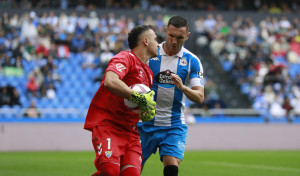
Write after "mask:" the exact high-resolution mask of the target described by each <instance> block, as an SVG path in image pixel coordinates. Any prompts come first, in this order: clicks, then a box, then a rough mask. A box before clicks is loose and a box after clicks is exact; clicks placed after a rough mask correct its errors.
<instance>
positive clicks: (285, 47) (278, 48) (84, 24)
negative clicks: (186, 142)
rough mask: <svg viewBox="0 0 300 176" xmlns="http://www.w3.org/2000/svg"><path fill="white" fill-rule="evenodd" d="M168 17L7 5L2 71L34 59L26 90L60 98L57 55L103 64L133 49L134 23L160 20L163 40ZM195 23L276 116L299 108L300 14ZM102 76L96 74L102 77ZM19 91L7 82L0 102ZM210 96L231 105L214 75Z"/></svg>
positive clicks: (260, 106) (0, 29)
mask: <svg viewBox="0 0 300 176" xmlns="http://www.w3.org/2000/svg"><path fill="white" fill-rule="evenodd" d="M20 2H23V1H20ZM27 2H28V1H27ZM168 17H169V16H167V15H161V14H159V13H158V14H157V15H156V16H155V17H152V16H150V15H148V16H147V15H144V14H143V13H139V14H138V15H137V16H136V18H132V17H126V16H119V17H116V16H115V14H114V13H112V12H111V13H109V14H103V15H101V16H98V14H97V13H96V12H95V11H88V12H87V13H78V14H77V12H76V11H73V12H72V13H71V14H65V13H64V12H61V13H60V14H55V13H54V12H53V11H47V12H43V14H41V15H40V16H39V15H37V14H36V13H35V12H34V11H31V12H29V13H27V12H26V13H24V14H21V15H18V14H14V15H12V16H9V15H8V14H7V13H5V12H4V13H3V14H2V17H1V21H0V73H3V74H6V73H10V74H14V75H18V74H22V70H23V63H24V62H34V67H33V68H32V69H30V70H27V71H26V70H25V74H26V77H27V79H26V81H27V83H26V96H28V97H29V98H31V97H32V99H34V98H40V97H47V98H49V99H53V98H55V97H56V87H55V83H57V82H60V81H61V79H60V76H61V75H59V74H58V73H57V67H59V65H58V64H57V62H56V61H57V60H66V59H69V57H70V53H79V54H81V55H82V56H83V59H84V60H83V62H82V63H81V67H82V68H83V69H86V68H91V69H98V68H101V69H102V70H104V69H105V68H106V66H107V63H108V62H109V60H110V58H111V57H112V56H113V55H114V54H115V53H118V52H119V51H121V50H127V49H128V44H127V33H128V31H130V30H131V29H132V28H133V27H134V26H135V25H140V24H151V25H153V26H155V28H156V29H155V30H156V32H157V35H158V38H159V42H161V41H162V40H163V39H164V37H165V36H164V30H163V29H164V25H165V24H166V23H165V22H166V21H167V20H168ZM191 26H193V25H192V24H191ZM193 27H194V31H195V33H196V36H197V37H198V38H197V40H196V42H197V45H198V46H202V45H207V44H208V45H209V46H210V48H211V52H212V53H213V54H214V55H215V56H216V57H217V58H218V59H219V61H220V62H221V63H222V65H223V68H224V70H226V71H227V72H228V74H229V75H230V76H231V77H232V79H233V80H236V84H237V85H239V86H240V87H241V91H242V92H243V93H245V94H247V95H248V96H249V99H250V100H251V101H252V102H253V107H254V108H255V109H257V110H260V111H269V110H270V112H271V114H272V115H273V116H276V117H277V116H282V115H286V114H288V112H290V111H291V110H292V109H294V110H300V90H299V86H300V76H299V75H300V73H299V71H300V67H299V62H300V57H299V55H300V53H299V51H300V22H299V18H294V19H287V18H286V17H285V16H280V17H266V18H265V19H264V20H263V21H261V22H260V23H259V24H255V23H254V22H253V21H252V19H251V17H242V16H238V17H236V19H235V20H234V21H233V22H232V23H231V24H228V23H227V22H226V20H225V19H223V17H222V15H217V14H216V15H215V16H214V15H213V14H207V16H199V18H198V19H197V20H196V21H195V22H194V26H193ZM20 70H21V71H20ZM102 76H103V75H99V76H98V77H95V79H94V81H101V79H102ZM14 92H16V91H15V90H14V88H13V87H12V88H9V89H8V90H7V88H5V87H1V97H4V98H5V97H8V96H9V97H10V99H11V101H10V102H8V101H6V100H1V105H3V104H6V105H12V104H13V103H12V102H16V103H15V104H19V103H18V101H12V100H13V99H14V96H15V95H14V94H18V93H14ZM4 95H5V96H4ZM7 95H8V96H7ZM205 96H206V99H212V100H216V102H217V103H215V105H216V107H225V106H224V105H223V104H222V102H221V101H220V100H219V96H218V93H217V89H216V83H214V82H213V81H212V80H210V79H209V78H208V79H207V80H206V94H205ZM4 98H3V99H4ZM32 104H33V105H34V103H32Z"/></svg>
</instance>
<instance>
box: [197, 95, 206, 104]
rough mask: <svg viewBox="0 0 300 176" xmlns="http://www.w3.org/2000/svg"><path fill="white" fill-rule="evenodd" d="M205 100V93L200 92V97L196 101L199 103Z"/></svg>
mask: <svg viewBox="0 0 300 176" xmlns="http://www.w3.org/2000/svg"><path fill="white" fill-rule="evenodd" d="M203 101H204V94H200V95H199V97H198V98H197V101H196V103H197V104H202V103H203Z"/></svg>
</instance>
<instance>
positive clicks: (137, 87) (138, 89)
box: [124, 84, 153, 114]
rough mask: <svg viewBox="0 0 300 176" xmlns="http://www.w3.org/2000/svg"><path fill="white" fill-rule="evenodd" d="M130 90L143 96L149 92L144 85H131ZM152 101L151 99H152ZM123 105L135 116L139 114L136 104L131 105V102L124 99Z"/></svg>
mask: <svg viewBox="0 0 300 176" xmlns="http://www.w3.org/2000/svg"><path fill="white" fill-rule="evenodd" d="M130 89H132V90H134V91H136V92H138V93H140V94H144V93H148V92H150V91H151V89H150V88H149V87H148V86H146V85H145V84H133V85H131V86H130ZM152 100H153V97H152ZM124 104H125V105H126V106H127V108H128V109H129V110H131V111H133V112H135V113H137V114H139V113H140V108H139V107H138V105H137V104H136V103H132V102H131V101H129V100H127V99H126V98H125V99H124Z"/></svg>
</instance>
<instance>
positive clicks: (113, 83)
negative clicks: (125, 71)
mask: <svg viewBox="0 0 300 176" xmlns="http://www.w3.org/2000/svg"><path fill="white" fill-rule="evenodd" d="M104 87H105V88H106V89H107V90H109V91H110V92H112V93H113V94H115V95H118V96H120V97H123V98H127V99H129V97H130V96H131V95H132V93H133V91H132V90H131V89H130V88H129V87H128V86H127V85H126V84H125V83H124V82H123V81H122V80H120V78H119V76H118V75H117V74H115V73H114V72H111V71H108V72H107V73H106V76H105V82H104Z"/></svg>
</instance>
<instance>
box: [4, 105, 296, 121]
mask: <svg viewBox="0 0 300 176" xmlns="http://www.w3.org/2000/svg"><path fill="white" fill-rule="evenodd" d="M27 110H28V109H27V108H7V107H5V108H3V107H2V108H0V120H2V122H3V121H6V120H7V121H10V120H12V121H14V120H18V121H20V122H22V120H23V119H44V120H49V119H50V120H51V119H56V120H58V121H59V120H60V119H81V120H84V119H85V116H86V113H87V109H83V110H80V109H77V108H37V110H38V111H39V113H40V115H39V116H38V117H26V116H25V113H26V111H27ZM188 111H189V113H190V114H193V115H194V116H195V117H196V119H197V121H198V122H205V121H210V122H272V121H276V122H300V113H299V112H296V111H294V110H292V111H291V112H290V113H289V114H288V115H287V116H286V117H280V118H276V117H272V116H270V114H269V113H263V112H258V111H256V110H254V109H208V110H204V109H199V108H191V109H188Z"/></svg>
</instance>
